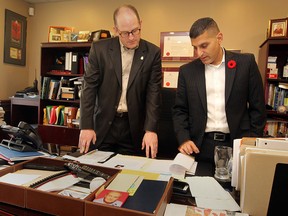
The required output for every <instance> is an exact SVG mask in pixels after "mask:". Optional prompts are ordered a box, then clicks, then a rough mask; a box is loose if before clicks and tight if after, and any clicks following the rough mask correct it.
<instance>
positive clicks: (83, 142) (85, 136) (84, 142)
mask: <svg viewBox="0 0 288 216" xmlns="http://www.w3.org/2000/svg"><path fill="white" fill-rule="evenodd" d="M91 142H92V143H93V144H95V143H96V133H95V131H94V130H92V129H85V130H81V131H80V136H79V143H78V147H79V149H80V153H87V152H88V150H89V146H90V143H91Z"/></svg>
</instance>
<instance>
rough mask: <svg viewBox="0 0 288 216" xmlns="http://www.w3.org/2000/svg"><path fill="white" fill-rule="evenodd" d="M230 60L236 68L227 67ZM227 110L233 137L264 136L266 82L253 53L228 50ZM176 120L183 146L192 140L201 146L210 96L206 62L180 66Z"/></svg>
mask: <svg viewBox="0 0 288 216" xmlns="http://www.w3.org/2000/svg"><path fill="white" fill-rule="evenodd" d="M231 60H234V61H235V62H236V65H234V66H235V67H234V68H229V67H228V63H231ZM230 67H231V66H230ZM232 67H233V66H232ZM225 111H226V116H227V122H228V126H229V130H230V137H231V140H233V139H236V138H242V137H243V136H263V129H264V126H265V123H266V114H265V102H264V92H263V83H262V79H261V75H260V72H259V69H258V67H257V64H256V62H255V58H254V56H253V55H252V54H240V53H233V52H229V51H225ZM173 123H174V129H175V132H176V136H177V139H178V142H179V144H180V145H181V144H182V143H183V142H185V141H187V140H192V141H193V142H194V143H195V144H196V145H197V146H198V148H199V147H201V144H202V140H203V136H204V133H205V128H206V123H207V99H206V84H205V65H204V64H203V63H202V62H201V61H200V60H199V59H196V60H195V61H193V62H190V63H188V64H186V65H183V66H181V67H180V71H179V79H178V89H177V94H176V100H175V106H174V107H173Z"/></svg>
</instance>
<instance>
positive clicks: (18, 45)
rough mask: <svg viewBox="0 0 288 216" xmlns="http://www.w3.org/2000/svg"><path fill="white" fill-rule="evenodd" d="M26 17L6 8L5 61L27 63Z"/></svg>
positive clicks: (17, 63) (23, 64) (19, 63)
mask: <svg viewBox="0 0 288 216" xmlns="http://www.w3.org/2000/svg"><path fill="white" fill-rule="evenodd" d="M26 32H27V20H26V17H24V16H22V15H20V14H17V13H15V12H13V11H10V10H8V9H5V34H4V60H3V61H4V63H8V64H15V65H21V66H25V65H26Z"/></svg>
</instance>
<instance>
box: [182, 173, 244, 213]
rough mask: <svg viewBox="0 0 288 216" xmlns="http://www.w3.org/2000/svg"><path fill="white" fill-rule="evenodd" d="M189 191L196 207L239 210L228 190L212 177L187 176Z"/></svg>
mask: <svg viewBox="0 0 288 216" xmlns="http://www.w3.org/2000/svg"><path fill="white" fill-rule="evenodd" d="M186 180H187V183H188V184H189V187H190V191H191V193H192V194H193V196H194V197H195V200H196V203H197V206H198V207H201V208H210V209H217V210H228V211H241V209H240V206H239V205H238V204H237V203H236V201H235V200H234V199H233V197H232V196H231V195H230V194H229V192H227V191H225V190H224V188H223V187H222V186H221V185H220V184H219V183H218V182H217V181H216V180H215V179H214V178H213V177H196V176H195V177H187V178H186Z"/></svg>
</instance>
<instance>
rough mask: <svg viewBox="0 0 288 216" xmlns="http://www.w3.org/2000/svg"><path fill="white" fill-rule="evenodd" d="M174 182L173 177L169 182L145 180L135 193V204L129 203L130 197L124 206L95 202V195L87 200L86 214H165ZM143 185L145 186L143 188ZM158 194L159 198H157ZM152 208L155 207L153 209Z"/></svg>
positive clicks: (136, 215)
mask: <svg viewBox="0 0 288 216" xmlns="http://www.w3.org/2000/svg"><path fill="white" fill-rule="evenodd" d="M172 184H173V179H172V178H171V179H170V181H169V182H164V181H163V182H161V181H153V180H144V181H143V182H142V183H141V185H140V187H139V188H138V189H137V192H138V193H139V194H138V196H137V192H136V193H135V195H134V196H137V197H135V198H134V202H135V203H134V204H135V205H134V204H133V203H129V199H130V197H129V198H128V200H127V201H126V202H125V203H124V205H123V206H122V207H114V206H109V205H105V204H99V203H95V202H93V198H94V197H91V199H90V201H88V200H86V202H85V215H86V216H94V215H95V212H97V216H106V215H117V216H122V215H123V216H138V215H139V216H141V215H150V216H152V215H153V216H154V215H164V212H165V209H166V205H167V203H169V201H170V199H171V196H172ZM141 187H143V188H142V190H141ZM148 187H149V188H148ZM161 187H162V188H161ZM157 196H158V198H155V197H157ZM156 200H157V201H156ZM151 202H152V203H151ZM137 205H138V206H137ZM145 205H152V206H150V208H149V207H148V208H146V207H145ZM151 208H153V210H152V211H151Z"/></svg>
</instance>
